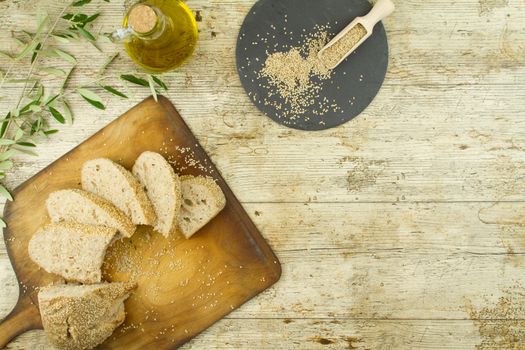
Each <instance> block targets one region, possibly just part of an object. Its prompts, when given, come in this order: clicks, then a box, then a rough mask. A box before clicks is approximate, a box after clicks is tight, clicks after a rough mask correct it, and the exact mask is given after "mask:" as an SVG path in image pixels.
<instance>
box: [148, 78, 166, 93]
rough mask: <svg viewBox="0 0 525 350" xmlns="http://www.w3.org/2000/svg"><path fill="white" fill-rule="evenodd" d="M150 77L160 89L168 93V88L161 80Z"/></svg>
mask: <svg viewBox="0 0 525 350" xmlns="http://www.w3.org/2000/svg"><path fill="white" fill-rule="evenodd" d="M151 77H152V78H153V81H154V82H156V83H157V84H158V85H159V86H160V87H161V88H163V89H164V90H165V91H168V87H167V86H166V84H164V82H163V81H162V80H160V79H159V78H157V77H156V76H154V75H152V76H151Z"/></svg>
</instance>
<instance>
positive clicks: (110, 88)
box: [102, 85, 128, 98]
mask: <svg viewBox="0 0 525 350" xmlns="http://www.w3.org/2000/svg"><path fill="white" fill-rule="evenodd" d="M102 88H103V89H104V90H106V91H107V92H110V93H112V94H113V95H117V96H120V97H122V98H128V96H126V95H125V94H123V93H122V92H120V91H118V90H117V89H115V88H113V87H111V86H107V85H106V86H102Z"/></svg>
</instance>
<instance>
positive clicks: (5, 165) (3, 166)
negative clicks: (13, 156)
mask: <svg viewBox="0 0 525 350" xmlns="http://www.w3.org/2000/svg"><path fill="white" fill-rule="evenodd" d="M12 167H13V162H12V161H10V160H4V161H3V162H0V170H9V169H11V168H12Z"/></svg>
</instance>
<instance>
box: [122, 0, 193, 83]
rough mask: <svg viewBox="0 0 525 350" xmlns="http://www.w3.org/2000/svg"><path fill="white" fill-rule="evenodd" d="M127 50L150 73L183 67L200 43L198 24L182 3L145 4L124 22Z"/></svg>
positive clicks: (172, 0)
mask: <svg viewBox="0 0 525 350" xmlns="http://www.w3.org/2000/svg"><path fill="white" fill-rule="evenodd" d="M124 28H125V31H127V32H128V33H130V35H126V39H125V43H124V45H125V48H126V51H127V53H128V55H129V56H130V57H131V59H132V60H133V61H135V62H136V63H137V64H139V65H140V66H142V67H143V68H144V69H145V70H146V71H149V72H159V73H160V72H165V71H168V70H172V69H174V68H176V67H178V66H180V65H181V64H182V63H184V62H185V61H186V60H187V59H188V58H189V57H190V56H191V55H192V53H193V50H194V49H195V45H196V43H197V37H198V30H197V23H196V21H195V18H194V17H193V14H192V13H191V11H190V9H189V8H188V7H187V6H186V5H185V4H184V3H183V2H182V1H180V0H146V1H141V2H139V3H137V4H135V5H133V6H132V7H131V8H130V9H129V11H128V13H127V15H126V16H125V18H124Z"/></svg>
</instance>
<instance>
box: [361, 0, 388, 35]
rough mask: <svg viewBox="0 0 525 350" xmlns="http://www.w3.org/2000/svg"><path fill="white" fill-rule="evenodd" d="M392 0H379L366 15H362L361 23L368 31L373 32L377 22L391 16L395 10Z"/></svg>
mask: <svg viewBox="0 0 525 350" xmlns="http://www.w3.org/2000/svg"><path fill="white" fill-rule="evenodd" d="M395 8H396V7H395V5H394V3H393V2H392V0H378V1H377V2H376V4H375V5H374V7H373V8H372V10H370V12H368V14H367V15H366V16H363V17H361V20H360V22H361V24H362V25H363V27H365V29H366V30H367V32H369V33H370V32H372V30H373V29H374V26H375V25H376V23H377V22H379V21H381V20H382V19H383V18H385V17H387V16H389V15H390V14H391V13H392V12H394V10H395Z"/></svg>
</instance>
